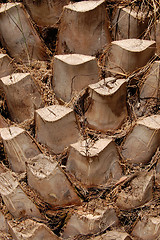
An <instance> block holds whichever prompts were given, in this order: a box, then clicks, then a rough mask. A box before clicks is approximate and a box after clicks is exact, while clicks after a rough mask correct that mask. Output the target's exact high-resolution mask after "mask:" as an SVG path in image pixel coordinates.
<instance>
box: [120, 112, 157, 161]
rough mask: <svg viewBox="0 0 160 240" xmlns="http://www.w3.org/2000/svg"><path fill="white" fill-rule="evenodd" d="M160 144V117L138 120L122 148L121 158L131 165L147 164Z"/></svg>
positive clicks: (153, 116)
mask: <svg viewBox="0 0 160 240" xmlns="http://www.w3.org/2000/svg"><path fill="white" fill-rule="evenodd" d="M159 142H160V116H159V115H152V116H150V117H146V118H143V119H141V120H139V121H138V122H137V123H136V125H135V127H134V128H133V130H132V131H131V132H130V133H129V134H128V136H127V138H126V139H125V141H124V144H123V146H122V155H123V157H124V158H125V159H126V160H127V161H129V162H132V163H143V164H145V163H148V162H149V161H150V160H151V158H152V156H153V155H154V153H155V152H156V149H157V147H158V146H159Z"/></svg>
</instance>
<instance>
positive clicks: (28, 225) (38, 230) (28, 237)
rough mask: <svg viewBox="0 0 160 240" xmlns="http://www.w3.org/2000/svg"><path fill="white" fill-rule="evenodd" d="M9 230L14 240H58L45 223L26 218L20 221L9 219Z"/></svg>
mask: <svg viewBox="0 0 160 240" xmlns="http://www.w3.org/2000/svg"><path fill="white" fill-rule="evenodd" d="M8 224H9V231H10V233H11V236H12V237H13V239H15V240H40V239H42V240H58V239H60V238H59V237H57V236H56V235H55V234H54V233H53V232H52V231H51V230H50V229H49V228H48V227H47V226H46V225H45V224H43V223H39V222H36V221H33V220H31V219H27V220H25V221H22V222H20V223H18V224H17V223H15V222H11V221H9V223H8Z"/></svg>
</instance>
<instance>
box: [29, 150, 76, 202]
mask: <svg viewBox="0 0 160 240" xmlns="http://www.w3.org/2000/svg"><path fill="white" fill-rule="evenodd" d="M27 166H28V167H27V178H28V184H29V185H30V187H32V188H34V189H35V190H36V191H37V192H38V193H39V194H40V195H41V197H42V198H43V200H44V201H45V202H47V203H49V204H51V205H52V206H54V207H64V206H69V205H74V204H76V205H77V204H78V205H79V204H80V199H79V197H78V195H77V194H76V193H75V192H74V190H73V188H72V186H71V184H70V183H69V181H68V180H67V178H66V176H65V174H64V173H63V172H62V171H61V169H60V168H59V167H58V163H57V162H53V160H52V159H51V158H49V157H46V156H44V155H38V156H36V157H34V158H32V159H30V162H28V164H27Z"/></svg>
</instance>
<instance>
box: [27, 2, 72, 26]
mask: <svg viewBox="0 0 160 240" xmlns="http://www.w3.org/2000/svg"><path fill="white" fill-rule="evenodd" d="M23 2H24V4H25V6H26V7H27V9H28V11H29V13H30V15H31V17H32V19H33V20H34V21H35V23H36V24H37V25H38V26H41V27H56V24H57V23H58V20H59V18H60V16H61V13H62V11H63V6H65V5H67V4H68V3H69V2H70V1H69V0H41V1H39V0H34V1H31V0H23Z"/></svg>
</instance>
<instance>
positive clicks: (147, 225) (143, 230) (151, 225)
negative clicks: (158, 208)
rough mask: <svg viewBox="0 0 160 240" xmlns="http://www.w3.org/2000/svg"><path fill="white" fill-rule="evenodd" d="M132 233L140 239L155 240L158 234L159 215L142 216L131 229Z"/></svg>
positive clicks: (159, 228)
mask: <svg viewBox="0 0 160 240" xmlns="http://www.w3.org/2000/svg"><path fill="white" fill-rule="evenodd" d="M132 235H133V236H134V237H137V238H138V239H142V240H151V239H152V240H156V239H159V236H160V217H159V216H158V217H152V216H150V217H149V216H148V217H147V216H144V217H143V218H142V220H139V221H138V222H137V224H136V226H135V227H134V229H133V231H132Z"/></svg>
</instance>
